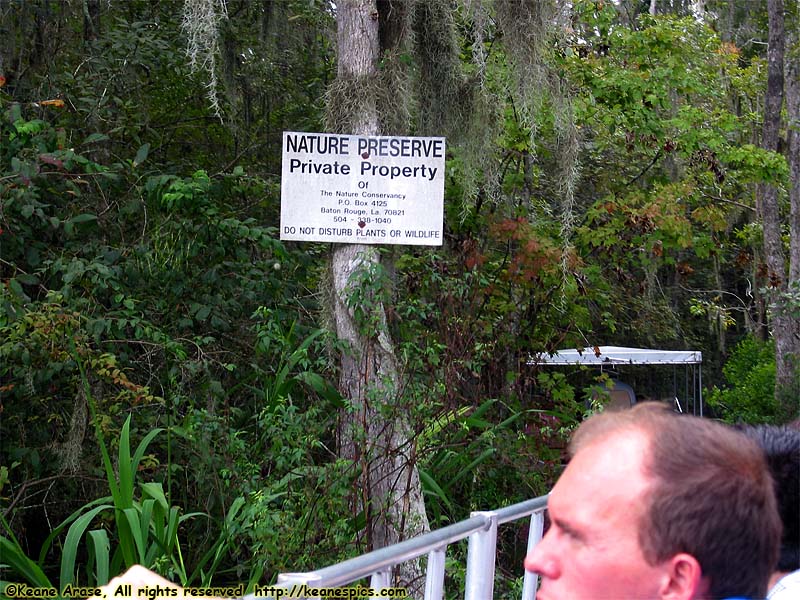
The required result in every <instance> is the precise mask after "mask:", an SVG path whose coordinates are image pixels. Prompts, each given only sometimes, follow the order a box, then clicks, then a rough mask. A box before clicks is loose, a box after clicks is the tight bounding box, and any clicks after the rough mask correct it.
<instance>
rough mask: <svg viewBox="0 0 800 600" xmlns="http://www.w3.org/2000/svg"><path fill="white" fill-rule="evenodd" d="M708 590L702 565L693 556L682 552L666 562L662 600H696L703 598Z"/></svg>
mask: <svg viewBox="0 0 800 600" xmlns="http://www.w3.org/2000/svg"><path fill="white" fill-rule="evenodd" d="M707 588H708V582H707V581H706V580H705V579H703V570H702V569H701V568H700V563H699V562H697V559H696V558H695V557H694V556H692V555H691V554H686V553H685V552H681V553H679V554H676V555H675V556H673V557H672V558H670V559H668V560H666V561H665V562H664V574H663V578H662V580H661V587H660V588H659V592H660V595H659V598H660V600H695V599H697V598H701V597H703V595H704V594H705V593H706V591H707Z"/></svg>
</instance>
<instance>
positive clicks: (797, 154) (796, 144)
mask: <svg viewBox="0 0 800 600" xmlns="http://www.w3.org/2000/svg"><path fill="white" fill-rule="evenodd" d="M790 29H791V33H790V35H789V36H788V37H787V42H788V44H789V52H787V53H786V82H785V84H786V115H787V120H788V127H787V132H788V133H787V142H788V143H787V146H788V159H789V203H790V207H791V208H790V215H789V285H788V288H789V290H790V291H791V292H793V293H794V294H795V295H796V294H797V293H799V292H800V57H799V56H798V51H800V32H798V30H797V28H796V27H792V28H790ZM795 314H796V312H795ZM790 319H791V322H790V323H789V325H790V334H789V335H791V338H790V342H789V343H787V346H788V345H790V344H791V347H790V348H789V350H788V352H789V353H790V356H791V357H792V359H793V364H792V365H791V366H792V368H793V373H792V380H791V381H790V382H789V387H788V388H785V389H784V390H782V392H781V394H782V396H780V397H781V398H783V399H784V401H783V405H784V407H785V409H786V413H787V417H789V418H794V417H797V416H799V415H800V401H799V400H798V398H800V389H799V388H800V385H798V371H800V369H798V363H797V361H798V357H800V319H798V318H796V317H794V318H791V317H790Z"/></svg>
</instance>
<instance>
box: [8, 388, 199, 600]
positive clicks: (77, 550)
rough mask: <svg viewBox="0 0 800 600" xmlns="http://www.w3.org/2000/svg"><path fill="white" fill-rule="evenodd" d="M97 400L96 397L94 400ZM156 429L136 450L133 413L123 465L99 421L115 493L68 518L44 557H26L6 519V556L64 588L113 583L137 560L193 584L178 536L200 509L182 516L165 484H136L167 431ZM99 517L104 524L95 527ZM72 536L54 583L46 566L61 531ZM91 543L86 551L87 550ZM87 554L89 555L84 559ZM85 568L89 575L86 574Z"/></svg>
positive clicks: (41, 580)
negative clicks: (151, 446) (110, 448)
mask: <svg viewBox="0 0 800 600" xmlns="http://www.w3.org/2000/svg"><path fill="white" fill-rule="evenodd" d="M90 402H91V403H93V400H91V401H90ZM161 431H162V430H161V429H154V430H153V431H151V432H150V433H149V434H148V435H147V436H146V437H145V438H144V439H143V440H142V441H141V442H140V443H139V445H138V446H137V448H136V450H135V452H134V453H133V454H131V447H130V417H128V419H127V420H126V421H125V424H124V425H123V428H122V431H121V434H120V440H119V455H118V458H117V462H116V464H117V468H118V471H115V469H114V466H113V465H112V463H111V461H110V457H109V455H108V451H107V449H106V444H105V440H104V439H103V433H102V429H101V428H100V427H99V425H97V427H96V433H97V436H98V442H99V444H100V447H101V450H102V454H103V460H104V467H105V471H106V482H107V483H108V486H109V491H110V492H111V495H110V496H105V497H102V498H98V499H97V500H94V501H92V502H89V503H88V504H86V505H85V506H83V507H81V508H80V509H79V510H77V511H75V512H74V513H73V514H71V515H70V516H69V517H67V518H66V519H65V520H64V521H63V522H62V523H61V524H60V525H58V526H57V527H56V528H55V529H54V530H53V531H52V532H51V533H50V535H49V536H48V538H47V540H45V542H44V544H43V545H42V548H41V551H40V554H39V559H38V561H34V560H32V559H30V558H28V557H26V556H25V553H24V551H23V549H22V547H21V546H20V544H19V542H18V541H17V540H16V538H15V537H14V534H13V532H12V531H11V529H10V527H9V526H8V524H7V523H5V521H4V526H5V529H6V532H7V533H8V535H9V537H8V538H6V537H2V538H0V545H2V547H3V549H4V555H3V556H4V560H7V561H8V562H9V565H10V566H11V568H12V569H13V570H14V571H15V572H16V573H17V574H18V575H19V576H21V577H23V578H25V579H26V580H27V581H28V582H29V583H30V584H31V585H34V586H38V587H56V589H59V590H63V589H64V588H65V587H66V586H68V585H81V586H99V585H103V584H105V583H107V582H108V580H109V579H110V577H111V576H112V575H113V574H114V573H119V572H121V571H122V570H123V568H127V567H130V566H132V565H134V564H141V565H144V566H146V567H149V568H153V569H157V570H158V571H160V572H162V573H164V574H166V575H169V576H173V575H178V576H179V578H180V581H181V583H183V584H187V583H189V579H188V577H187V574H186V569H185V566H184V565H183V559H182V555H181V550H180V544H179V541H178V529H179V526H180V524H181V523H182V522H183V521H185V520H186V519H189V518H191V517H194V516H197V515H199V514H200V513H191V514H185V515H181V514H180V510H179V509H178V507H175V506H169V503H168V501H167V498H166V496H165V494H164V490H163V488H162V484H161V483H159V482H141V481H139V482H138V484H139V486H138V487H139V489H140V495H139V497H138V498H137V495H136V494H135V488H136V483H137V480H138V479H139V478H138V476H137V473H138V471H139V465H140V463H141V461H142V459H143V458H144V457H145V452H146V451H147V449H148V446H149V444H150V442H151V441H152V440H153V439H154V438H155V437H156V436H157V435H158V434H159V433H160V432H161ZM93 522H99V523H100V527H99V528H97V529H91V530H90V529H89V527H91V524H92V523H93ZM64 531H66V536H65V537H64V539H63V541H62V542H61V543H60V544H59V546H58V549H59V550H60V554H61V559H60V575H59V578H58V580H57V585H55V586H53V585H51V583H50V580H49V579H48V578H47V577H46V576H45V574H44V571H43V570H42V568H43V567H44V566H45V560H46V557H47V555H48V553H49V552H50V550H51V546H52V545H53V544H54V542H56V541H57V540H58V539H59V538H60V536H61V534H62V533H63V532H64ZM84 540H85V542H86V550H84V551H82V548H83V544H82V542H83V541H84ZM80 557H83V558H80ZM80 563H84V564H83V568H80V567H81V564H80ZM82 571H84V572H85V579H84V578H83V577H81V575H80V573H81V572H82Z"/></svg>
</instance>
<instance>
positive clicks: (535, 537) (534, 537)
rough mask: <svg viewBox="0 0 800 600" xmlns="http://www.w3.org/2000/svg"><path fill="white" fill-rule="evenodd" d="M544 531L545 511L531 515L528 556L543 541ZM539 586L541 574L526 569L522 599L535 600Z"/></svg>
mask: <svg viewBox="0 0 800 600" xmlns="http://www.w3.org/2000/svg"><path fill="white" fill-rule="evenodd" d="M543 532H544V513H543V512H537V513H533V514H532V515H531V525H530V529H529V530H528V551H527V553H526V556H527V555H528V554H530V553H531V552H533V549H534V548H535V547H536V544H538V543H539V542H541V541H542V533H543ZM538 586H539V576H538V575H537V574H536V573H530V572H529V571H525V576H524V577H523V579H522V600H533V598H534V596H536V588H537V587H538Z"/></svg>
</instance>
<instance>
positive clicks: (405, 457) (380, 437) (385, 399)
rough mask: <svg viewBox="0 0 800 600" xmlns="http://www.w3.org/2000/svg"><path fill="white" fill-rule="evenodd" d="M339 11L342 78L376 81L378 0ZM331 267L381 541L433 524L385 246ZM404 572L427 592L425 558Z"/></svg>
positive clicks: (372, 111)
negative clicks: (402, 378) (390, 300)
mask: <svg viewBox="0 0 800 600" xmlns="http://www.w3.org/2000/svg"><path fill="white" fill-rule="evenodd" d="M336 11H337V15H336V18H337V44H338V51H339V60H338V71H337V78H338V79H339V80H343V81H346V82H349V85H353V86H355V87H354V88H350V89H358V88H361V89H369V85H368V84H369V83H370V82H372V81H374V80H375V78H376V77H377V64H378V60H379V59H380V43H379V31H378V11H377V6H376V3H375V0H342V1H340V2H337V4H336ZM359 82H361V83H362V84H363V85H359ZM373 85H374V84H373ZM357 100H358V102H357V103H356V104H354V105H353V110H352V114H351V116H350V121H351V122H350V127H351V132H350V133H353V134H357V135H377V134H379V133H380V131H379V129H380V125H379V117H378V110H377V106H376V98H375V97H374V96H372V95H369V94H361V95H359V97H358V98H357ZM331 270H332V279H333V291H334V294H333V296H334V297H333V312H334V318H335V323H336V332H337V335H338V337H339V339H340V340H341V341H342V342H344V347H345V350H344V351H343V353H342V356H341V373H340V381H339V384H340V389H341V392H342V394H343V395H344V397H345V398H347V399H348V401H349V407H348V409H346V410H345V411H343V414H342V422H341V426H340V432H339V435H340V441H339V453H340V455H341V456H342V457H343V458H346V459H348V460H351V461H353V465H354V467H355V468H357V469H358V472H359V475H358V483H357V491H358V496H359V497H358V500H357V507H356V512H359V511H362V510H363V511H364V512H365V515H366V518H367V526H366V531H365V533H366V535H367V543H368V546H369V548H370V549H377V548H380V547H383V546H387V545H389V544H393V543H396V542H399V541H402V540H403V539H406V538H409V537H412V536H414V535H417V534H418V533H421V532H423V531H426V530H428V520H427V516H426V514H425V505H424V500H423V496H422V486H421V484H420V480H419V473H418V471H417V467H416V462H415V460H416V447H415V442H414V436H413V435H412V430H411V427H410V425H409V421H408V418H407V414H408V411H407V409H406V408H405V407H403V406H401V405H400V398H401V393H400V391H401V385H400V382H399V375H398V369H397V362H396V359H395V354H394V348H393V344H392V341H391V339H390V336H389V334H388V331H387V327H386V313H385V307H384V305H383V303H382V294H381V286H382V285H383V284H382V281H381V278H380V276H379V274H380V273H381V267H380V254H379V253H378V250H377V248H376V247H374V246H365V245H353V244H347V245H335V246H334V249H333V255H332V259H331ZM396 580H397V584H398V585H401V586H404V587H407V588H408V591H409V594H411V595H412V596H415V597H421V595H422V594H421V591H422V589H423V587H424V578H423V577H422V575H421V571H420V567H419V563H417V562H416V561H414V562H411V563H405V564H404V565H401V566H400V567H399V568H398V570H397V573H396Z"/></svg>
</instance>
